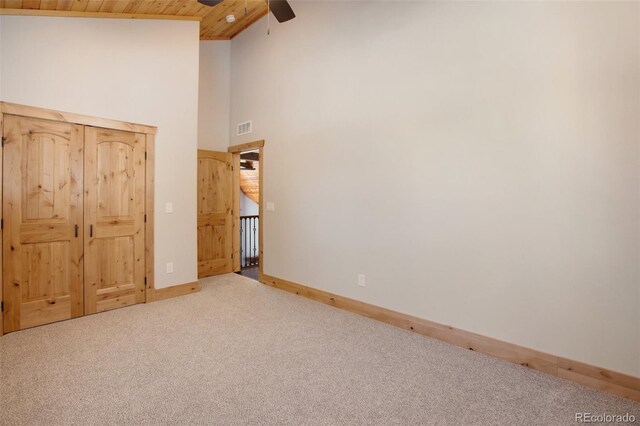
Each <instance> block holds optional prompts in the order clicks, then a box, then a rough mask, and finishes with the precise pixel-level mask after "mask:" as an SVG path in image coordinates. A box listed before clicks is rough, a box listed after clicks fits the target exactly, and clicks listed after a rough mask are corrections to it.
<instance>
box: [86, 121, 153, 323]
mask: <svg viewBox="0 0 640 426" xmlns="http://www.w3.org/2000/svg"><path fill="white" fill-rule="evenodd" d="M84 159H85V165H84V167H85V185H86V186H85V204H84V210H85V212H84V213H85V232H86V236H85V244H84V250H85V285H84V295H85V300H84V303H85V314H92V313H95V312H101V311H106V310H109V309H115V308H119V307H122V306H128V305H133V304H135V303H142V302H144V300H145V282H144V280H145V276H144V273H145V272H144V271H145V264H144V262H145V246H144V244H145V228H144V214H145V135H144V134H142V133H130V132H123V131H118V130H107V129H100V128H95V127H86V129H85V157H84Z"/></svg>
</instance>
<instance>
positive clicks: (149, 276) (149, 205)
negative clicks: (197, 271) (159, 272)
mask: <svg viewBox="0 0 640 426" xmlns="http://www.w3.org/2000/svg"><path fill="white" fill-rule="evenodd" d="M5 114H8V115H17V116H21V117H29V118H36V119H41V120H51V121H58V122H63V123H71V124H79V125H82V126H92V127H101V128H105V129H113V130H124V131H127V132H132V133H144V134H146V152H145V159H146V161H145V163H146V164H145V218H146V223H145V278H146V286H145V302H146V303H149V302H153V301H154V300H155V299H156V289H155V286H154V282H155V280H154V235H153V230H154V218H153V215H154V170H155V167H154V166H155V155H154V153H155V135H156V133H157V131H158V128H157V127H155V126H148V125H145V124H137V123H130V122H127V121H120V120H111V119H108V118H100V117H93V116H89V115H82V114H76V113H70V112H64V111H57V110H52V109H47V108H39V107H34V106H29V105H21V104H15V103H11V102H4V101H0V138H3V137H4V115H5ZM3 164H4V147H3V146H0V200H2V189H3V185H4V182H3V180H2V176H3V174H2V167H3ZM2 213H3V212H2V203H0V217H2ZM3 238H4V232H0V247H2V243H3V241H2V240H3ZM2 258H3V255H0V271H2V268H3V264H2ZM0 303H4V286H3V282H2V274H1V273H0ZM3 334H4V311H2V312H0V336H2V335H3Z"/></svg>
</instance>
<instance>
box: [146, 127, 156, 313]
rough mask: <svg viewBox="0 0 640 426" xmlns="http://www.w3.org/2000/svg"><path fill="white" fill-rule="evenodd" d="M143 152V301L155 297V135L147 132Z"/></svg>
mask: <svg viewBox="0 0 640 426" xmlns="http://www.w3.org/2000/svg"><path fill="white" fill-rule="evenodd" d="M146 149H147V150H146V152H145V159H146V164H145V166H146V168H145V216H144V219H145V227H144V232H145V234H144V235H145V245H144V256H145V259H144V265H145V281H146V291H145V302H146V303H149V302H153V301H154V300H155V297H156V288H155V261H154V259H155V257H154V250H155V248H154V234H153V229H154V223H155V219H154V211H155V208H154V203H155V195H154V184H155V161H156V136H155V135H153V134H147V146H146Z"/></svg>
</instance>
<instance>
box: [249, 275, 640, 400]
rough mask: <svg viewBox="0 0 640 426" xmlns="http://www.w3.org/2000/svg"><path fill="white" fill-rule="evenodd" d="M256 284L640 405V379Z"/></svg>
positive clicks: (293, 289) (298, 289)
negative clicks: (639, 402) (627, 399)
mask: <svg viewBox="0 0 640 426" xmlns="http://www.w3.org/2000/svg"><path fill="white" fill-rule="evenodd" d="M259 281H260V282H261V283H263V284H266V285H269V286H271V287H275V288H278V289H280V290H284V291H288V292H290V293H295V294H297V295H300V296H303V297H306V298H308V299H312V300H315V301H318V302H321V303H325V304H327V305H331V306H334V307H336V308H339V309H344V310H347V311H350V312H353V313H356V314H359V315H364V316H366V317H369V318H372V319H375V320H377V321H382V322H385V323H387V324H391V325H394V326H396V327H400V328H404V329H407V330H410V331H414V332H416V333H419V334H422V335H425V336H429V337H433V338H435V339H438V340H442V341H444V342H448V343H451V344H453V345H456V346H460V347H463V348H466V349H470V350H473V351H477V352H480V353H483V354H485V355H490V356H493V357H496V358H500V359H503V360H505V361H509V362H512V363H514V364H520V365H523V366H525V367H529V368H532V369H534V370H538V371H542V372H544V373H547V374H551V375H553V376H557V377H560V378H563V379H566V380H569V381H572V382H576V383H580V384H581V385H584V386H587V387H590V388H593V389H597V390H600V391H604V392H608V393H613V394H616V395H619V396H623V397H625V398H629V399H632V400H635V401H640V377H634V376H629V375H627V374H623V373H618V372H615V371H611V370H607V369H606V368H600V367H595V366H592V365H589V364H585V363H582V362H579V361H574V360H570V359H567V358H562V357H559V356H556V355H551V354H547V353H544V352H540V351H537V350H534V349H529V348H526V347H523V346H519V345H515V344H513V343H508V342H503V341H501V340H497V339H493V338H491V337H486V336H482V335H479V334H476V333H472V332H469V331H465V330H460V329H457V328H454V327H451V326H448V325H443V324H439V323H436V322H433V321H429V320H425V319H422V318H418V317H414V316H411V315H407V314H403V313H400V312H396V311H392V310H390V309H385V308H381V307H379V306H375V305H370V304H368V303H364V302H360V301H357V300H354V299H349V298H347V297H343V296H338V295H336V294H333V293H329V292H326V291H322V290H318V289H315V288H312V287H307V286H304V285H301V284H297V283H294V282H291V281H287V280H284V279H281V278H276V277H272V276H269V275H265V274H260V275H259Z"/></svg>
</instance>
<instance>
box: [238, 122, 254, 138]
mask: <svg viewBox="0 0 640 426" xmlns="http://www.w3.org/2000/svg"><path fill="white" fill-rule="evenodd" d="M252 128H253V125H252V124H251V122H250V121H245V122H244V123H240V124H238V136H240V135H246V134H247V133H251V132H252V131H253V129H252Z"/></svg>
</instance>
